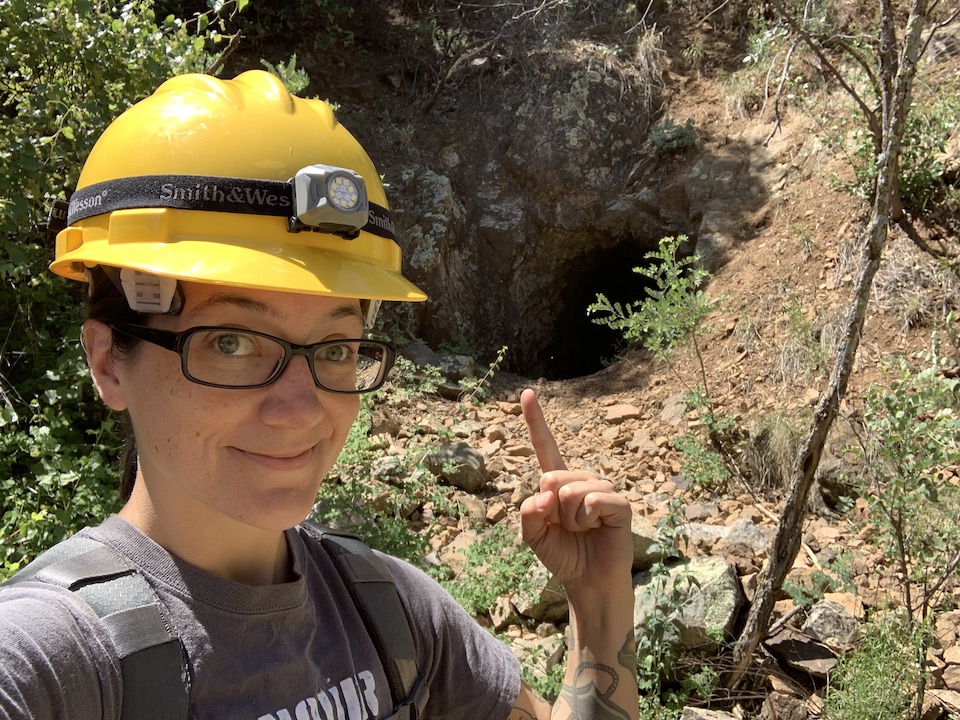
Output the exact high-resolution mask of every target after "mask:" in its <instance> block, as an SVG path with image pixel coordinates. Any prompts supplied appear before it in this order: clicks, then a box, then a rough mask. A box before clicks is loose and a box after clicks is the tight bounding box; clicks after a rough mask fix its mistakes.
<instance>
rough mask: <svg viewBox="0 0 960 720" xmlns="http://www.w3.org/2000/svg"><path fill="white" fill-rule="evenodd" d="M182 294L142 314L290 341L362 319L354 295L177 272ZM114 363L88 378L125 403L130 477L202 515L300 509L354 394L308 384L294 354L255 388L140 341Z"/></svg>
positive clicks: (169, 502)
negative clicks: (220, 383)
mask: <svg viewBox="0 0 960 720" xmlns="http://www.w3.org/2000/svg"><path fill="white" fill-rule="evenodd" d="M184 296H185V303H184V308H183V312H182V313H181V314H180V315H178V316H171V317H168V316H157V317H156V318H154V319H153V320H152V322H151V323H150V324H151V325H152V326H154V327H158V328H162V329H164V330H172V331H181V330H186V329H188V328H191V327H195V326H199V325H215V326H229V327H234V328H242V329H248V330H256V331H259V332H264V333H268V334H270V335H275V336H277V337H279V338H282V339H285V340H288V341H290V342H292V343H296V344H308V343H316V342H321V341H323V340H335V339H339V338H357V337H360V336H361V334H362V331H363V323H362V319H361V313H360V303H359V301H357V300H350V299H344V298H328V297H316V296H309V295H297V294H292V293H281V292H268V291H261V290H247V289H239V288H225V287H219V286H214V285H203V284H194V283H184ZM91 366H92V367H93V363H91ZM112 369H113V377H112V378H107V379H106V381H105V380H101V379H100V378H98V386H99V387H100V390H101V395H102V396H103V398H104V400H105V401H106V402H107V403H108V404H109V405H110V406H111V407H113V408H114V409H117V410H121V409H126V410H127V411H128V412H129V414H130V418H131V421H132V424H133V429H134V435H135V437H136V441H137V451H138V460H139V475H138V479H137V482H138V483H141V482H142V483H144V484H145V487H146V489H147V490H148V491H149V494H150V498H151V503H152V505H153V506H154V507H156V508H157V509H158V510H159V509H160V508H161V507H164V508H167V509H168V510H174V511H176V510H178V509H182V510H183V511H185V512H186V513H187V514H188V515H196V514H197V513H198V512H199V516H200V517H203V516H204V514H205V513H219V514H222V515H225V516H227V517H229V518H232V519H233V520H236V521H239V522H242V523H245V524H248V525H252V526H255V527H258V528H260V529H264V530H278V529H284V528H288V527H292V526H293V525H295V524H296V523H298V522H300V521H301V520H302V519H303V518H304V517H306V515H307V514H308V513H309V511H310V509H311V507H312V506H313V503H314V502H315V498H316V493H317V488H318V486H319V484H320V482H321V480H322V479H323V477H324V476H325V475H326V474H327V472H328V471H329V470H330V468H331V467H332V466H333V464H334V462H335V461H336V458H337V456H338V455H339V453H340V450H341V449H342V447H343V444H344V441H345V440H346V437H347V432H348V431H349V429H350V426H351V425H352V424H353V421H354V420H355V419H356V417H357V412H358V411H359V407H360V400H359V397H358V396H357V395H344V394H335V393H329V392H326V391H324V390H321V389H320V388H318V387H317V386H316V385H315V384H314V381H313V378H312V376H311V374H310V369H309V367H308V366H307V362H306V361H305V359H304V358H303V357H294V358H292V360H291V361H290V363H289V365H288V366H287V367H286V369H285V370H284V372H283V373H282V375H281V376H280V377H279V378H278V379H277V380H276V381H274V382H273V383H272V384H271V385H268V386H266V387H262V388H256V389H222V388H213V387H207V386H204V385H198V384H196V383H194V382H191V381H189V380H187V379H186V378H185V377H184V376H183V373H182V372H181V370H180V357H179V356H178V355H177V354H176V353H174V352H171V351H169V350H166V349H164V348H161V347H158V346H156V345H153V344H150V343H141V346H140V347H139V348H138V350H137V352H136V353H135V355H134V356H133V357H132V358H131V359H130V361H129V362H117V361H115V360H114V361H113V362H112ZM94 374H95V375H96V374H97V369H96V368H94ZM207 516H208V517H209V515H207Z"/></svg>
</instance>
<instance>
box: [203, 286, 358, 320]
mask: <svg viewBox="0 0 960 720" xmlns="http://www.w3.org/2000/svg"><path fill="white" fill-rule="evenodd" d="M218 305H229V306H232V307H235V308H239V309H241V310H252V311H253V312H256V313H259V314H261V315H264V316H267V317H270V318H273V319H275V320H283V319H284V317H283V314H282V313H281V312H280V311H279V310H277V308H275V307H274V306H273V305H271V304H269V303H265V302H263V301H261V300H256V299H254V298H251V297H248V296H246V295H241V294H237V293H227V292H221V293H216V294H215V295H211V296H210V297H208V298H207V299H206V300H204V301H203V302H201V303H199V304H198V305H197V306H196V307H195V308H194V312H200V311H203V310H207V309H209V308H212V307H217V306H218ZM326 318H327V319H329V320H341V319H344V318H347V319H353V318H355V319H357V320H359V321H360V322H361V323H362V322H363V312H362V311H361V310H360V307H359V305H358V304H357V303H355V302H352V301H349V300H345V301H344V303H343V304H342V305H338V306H336V307H335V308H333V309H332V310H331V311H330V312H328V313H327V314H326Z"/></svg>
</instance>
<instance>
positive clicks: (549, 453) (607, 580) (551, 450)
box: [520, 390, 633, 593]
mask: <svg viewBox="0 0 960 720" xmlns="http://www.w3.org/2000/svg"><path fill="white" fill-rule="evenodd" d="M520 407H521V408H522V410H523V417H524V420H525V421H526V423H527V427H528V429H529V431H530V439H531V441H532V442H533V448H534V450H535V451H536V453H537V460H538V461H539V463H540V469H541V470H542V471H543V474H542V475H541V476H540V492H539V494H537V495H534V496H533V497H530V498H527V499H526V500H525V501H524V502H523V504H522V505H521V507H520V519H521V520H520V522H521V529H522V533H523V539H524V540H525V541H526V542H527V543H528V544H529V545H530V547H531V548H533V551H534V552H535V553H536V554H537V557H539V558H540V561H541V562H542V563H543V564H544V566H546V568H547V569H548V570H550V571H551V572H552V573H553V574H554V575H556V576H557V577H558V579H560V580H561V582H563V584H564V586H565V587H566V589H567V592H568V593H570V592H571V591H575V590H587V591H595V592H600V593H611V592H618V591H622V590H623V588H624V586H625V583H626V586H627V587H629V583H630V568H631V565H632V562H633V545H632V541H631V535H630V505H629V503H628V502H627V500H626V498H624V497H622V496H621V495H619V494H617V493H616V491H615V488H614V486H613V484H612V483H610V482H609V481H607V480H602V479H601V478H599V477H598V476H597V475H595V474H594V473H592V472H589V471H586V470H568V469H567V466H566V464H565V463H564V461H563V457H562V456H561V454H560V448H559V447H558V446H557V442H556V440H555V439H554V437H553V434H552V433H551V432H550V429H549V428H548V427H547V424H546V421H545V420H544V417H543V411H542V410H541V408H540V404H539V402H538V401H537V396H536V394H535V393H534V392H533V391H532V390H524V391H523V393H521V395H520Z"/></svg>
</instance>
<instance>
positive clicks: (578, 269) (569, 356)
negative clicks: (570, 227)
mask: <svg viewBox="0 0 960 720" xmlns="http://www.w3.org/2000/svg"><path fill="white" fill-rule="evenodd" d="M651 249H653V248H652V247H651V246H650V245H649V244H643V243H641V242H639V241H633V242H627V243H622V244H620V245H618V246H616V247H614V248H611V249H609V250H602V251H595V252H593V253H591V254H590V255H586V256H584V257H582V258H579V259H578V260H577V261H575V262H573V263H571V266H570V270H569V272H568V273H567V276H566V277H565V278H562V279H561V281H562V282H563V283H564V290H563V292H562V295H561V299H562V303H563V309H562V310H561V312H560V314H559V315H558V316H557V319H556V323H555V325H554V331H553V335H552V338H553V339H552V341H551V343H550V344H549V345H548V346H547V347H546V348H544V350H543V351H542V352H541V353H540V355H539V358H538V360H539V362H538V365H539V368H538V370H539V374H540V375H542V376H543V377H545V378H547V379H549V380H565V379H568V378H575V377H582V376H584V375H592V374H593V373H595V372H598V371H600V370H602V369H603V368H604V367H606V366H607V365H609V364H610V363H611V362H613V361H614V360H616V359H617V357H618V356H620V355H621V354H622V352H623V351H624V349H625V347H626V343H625V341H624V340H623V335H622V333H621V332H620V331H618V330H613V329H611V328H609V327H607V326H605V325H598V324H596V323H595V322H594V321H593V318H594V317H596V316H588V315H587V308H588V307H589V306H590V305H592V304H593V303H594V302H596V300H597V293H603V294H604V295H606V297H607V299H609V300H610V301H611V302H613V303H620V304H621V305H625V304H626V303H636V302H637V301H639V300H642V299H643V298H645V297H646V288H647V287H648V286H649V285H650V284H651V283H652V281H651V280H649V279H648V278H646V277H644V276H643V275H640V274H639V273H635V272H633V268H635V267H637V266H639V265H642V264H643V263H645V262H650V261H649V260H646V259H644V255H645V254H646V253H648V252H650V250H651Z"/></svg>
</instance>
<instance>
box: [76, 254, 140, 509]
mask: <svg viewBox="0 0 960 720" xmlns="http://www.w3.org/2000/svg"><path fill="white" fill-rule="evenodd" d="M90 273H91V278H90V297H89V299H88V301H87V318H88V319H89V320H99V321H100V322H102V323H105V324H107V325H113V324H115V323H133V324H137V325H143V324H145V321H146V318H145V316H144V315H143V314H142V313H138V312H136V311H135V310H131V309H130V306H129V304H127V298H126V297H125V296H124V294H123V292H121V291H120V289H119V288H118V287H117V286H116V285H115V284H114V282H113V281H112V280H111V279H110V277H109V276H108V275H107V272H105V271H104V269H103V268H101V267H100V266H97V267H94V268H93V269H92V270H91V271H90ZM140 342H141V341H140V340H137V339H136V338H132V337H130V336H129V335H123V334H122V333H118V332H116V331H114V333H113V340H112V343H113V347H112V351H113V354H114V357H115V358H116V359H117V360H118V361H120V362H132V361H133V360H134V358H135V356H136V352H137V348H138V347H139V346H140ZM121 428H122V430H121V432H122V433H123V450H122V452H121V455H120V499H121V500H123V501H124V502H126V501H127V500H128V499H129V498H130V493H131V492H133V484H134V481H135V480H136V478H137V441H136V438H135V437H134V434H133V425H132V424H131V422H130V415H129V414H128V413H127V411H126V410H124V411H123V412H122V413H121Z"/></svg>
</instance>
